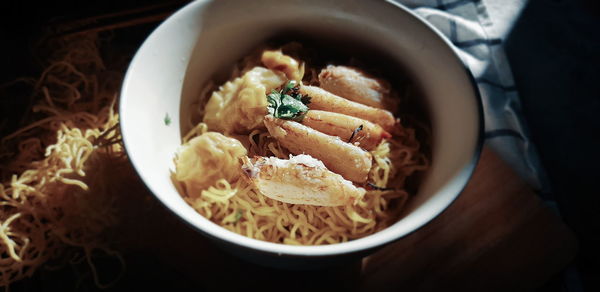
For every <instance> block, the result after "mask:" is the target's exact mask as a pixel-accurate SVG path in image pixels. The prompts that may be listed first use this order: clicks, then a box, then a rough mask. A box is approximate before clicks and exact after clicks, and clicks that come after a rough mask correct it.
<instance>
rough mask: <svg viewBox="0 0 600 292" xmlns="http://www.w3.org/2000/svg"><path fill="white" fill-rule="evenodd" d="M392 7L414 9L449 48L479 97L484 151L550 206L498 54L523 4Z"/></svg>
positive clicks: (424, 2) (410, 3)
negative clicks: (470, 76)
mask: <svg viewBox="0 0 600 292" xmlns="http://www.w3.org/2000/svg"><path fill="white" fill-rule="evenodd" d="M393 1H396V2H398V3H401V4H404V5H405V6H407V7H409V8H411V9H413V11H414V12H415V13H416V14H418V15H419V16H421V17H423V18H424V19H425V20H427V21H428V22H429V23H430V24H432V25H433V26H434V27H436V28H437V29H438V30H439V31H440V32H441V33H442V34H444V35H445V36H446V37H447V38H448V39H449V40H450V41H451V42H452V43H453V44H454V46H455V48H456V51H457V52H458V54H459V55H460V57H461V58H462V59H463V62H464V63H465V64H467V66H468V67H469V69H470V70H471V73H472V74H473V76H474V77H475V81H476V82H477V85H478V87H479V90H480V92H481V97H482V99H483V100H482V101H483V107H484V116H485V143H486V145H488V146H490V147H491V148H492V149H494V150H495V151H496V152H497V153H498V154H499V155H500V157H501V158H502V159H503V160H504V161H506V162H507V163H508V164H509V165H510V166H512V168H513V169H514V170H515V171H516V172H517V173H518V174H519V176H521V177H522V178H523V179H524V180H525V181H526V182H527V183H528V184H529V185H530V186H532V188H533V189H535V190H536V191H537V192H538V194H540V196H541V197H542V199H544V200H545V201H546V202H547V203H548V204H549V205H551V206H555V203H554V201H553V200H552V199H551V197H550V195H549V194H550V191H549V187H548V185H549V184H548V183H547V178H546V175H545V173H544V171H543V169H542V167H541V164H540V161H539V158H538V154H537V151H536V149H535V146H534V145H533V143H532V142H531V140H530V138H529V133H528V130H527V126H526V124H525V121H524V119H523V115H522V113H521V103H520V101H519V94H518V92H517V90H516V87H515V85H514V81H513V78H512V73H511V70H510V66H509V63H508V60H507V59H506V55H505V53H504V48H503V37H506V35H507V32H508V30H509V29H510V25H511V24H512V23H513V22H514V21H515V19H516V17H517V16H518V12H519V11H520V10H521V8H523V5H524V4H525V1H524V0H515V1H510V4H509V3H507V2H506V1H494V0H488V1H484V0H393ZM507 4H509V5H507ZM500 5H502V6H500ZM490 8H491V9H490ZM492 12H493V14H492ZM556 210H557V209H556Z"/></svg>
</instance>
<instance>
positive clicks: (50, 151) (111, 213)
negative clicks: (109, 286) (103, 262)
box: [0, 34, 131, 287]
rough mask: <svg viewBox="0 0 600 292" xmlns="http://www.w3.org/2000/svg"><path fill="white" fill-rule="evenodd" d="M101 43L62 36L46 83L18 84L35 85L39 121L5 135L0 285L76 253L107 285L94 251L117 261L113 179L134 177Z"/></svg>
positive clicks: (116, 78)
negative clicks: (112, 246)
mask: <svg viewBox="0 0 600 292" xmlns="http://www.w3.org/2000/svg"><path fill="white" fill-rule="evenodd" d="M98 42H99V41H98V38H97V36H96V35H90V34H88V35H84V36H78V37H76V38H71V39H61V40H55V41H54V42H53V43H50V46H51V48H50V50H49V51H51V52H52V54H51V55H50V56H49V58H48V59H46V60H47V64H44V65H45V70H44V71H43V73H42V74H41V76H40V78H39V79H38V80H30V79H20V80H17V81H16V82H23V83H26V84H29V85H30V86H31V87H32V89H33V90H32V91H33V104H34V105H33V107H32V112H33V113H34V116H33V118H31V119H30V120H29V121H27V122H26V124H25V125H24V127H22V128H21V129H20V130H18V131H16V132H14V133H13V134H10V135H8V136H6V137H3V138H2V149H0V150H1V151H0V157H1V158H2V164H1V169H0V174H1V177H2V184H0V205H1V207H0V208H1V211H0V254H1V255H0V286H7V285H9V284H10V283H12V282H14V281H17V280H20V279H23V278H24V277H28V276H31V275H32V274H33V273H34V272H35V271H36V270H37V269H38V268H39V267H41V266H42V265H43V264H44V263H46V262H47V261H48V260H51V259H57V258H58V257H60V256H61V255H64V253H65V252H66V251H68V250H70V249H72V248H78V249H79V250H80V251H83V253H81V254H80V255H79V256H76V257H75V258H73V259H72V261H82V260H85V261H87V262H88V264H89V265H90V267H91V269H92V271H93V275H94V280H95V281H96V283H97V284H98V285H99V286H100V287H102V286H104V284H102V283H100V279H98V277H97V274H96V273H95V270H94V265H93V262H92V253H97V252H102V253H104V254H107V255H110V256H114V257H116V258H117V259H120V256H119V254H118V253H116V252H114V251H113V250H111V249H110V248H109V245H108V242H109V240H110V234H109V229H110V228H109V227H111V226H114V225H115V224H116V222H117V219H118V218H117V215H116V214H115V211H116V209H115V201H116V198H117V193H116V192H118V186H117V185H114V184H111V183H110V182H109V181H108V179H110V178H111V177H112V178H114V177H119V176H120V177H131V175H130V174H129V172H130V169H129V167H128V164H127V161H126V157H125V156H124V152H123V148H122V146H121V144H120V143H119V142H120V134H119V133H118V129H117V128H118V127H117V125H118V115H117V114H116V113H115V112H114V108H115V98H116V92H117V90H118V86H119V84H120V81H121V78H122V74H121V71H120V70H113V69H109V68H107V67H106V66H105V64H104V62H103V60H102V59H101V57H100V56H101V55H100V52H99V51H98ZM7 86H8V85H7ZM27 123H28V124H27ZM121 262H122V261H121Z"/></svg>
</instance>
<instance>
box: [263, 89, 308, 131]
mask: <svg viewBox="0 0 600 292" xmlns="http://www.w3.org/2000/svg"><path fill="white" fill-rule="evenodd" d="M309 100H310V97H308V96H303V95H302V94H301V93H300V88H299V86H298V83H297V82H296V81H295V80H290V81H289V82H288V83H286V84H285V85H284V86H282V88H281V90H280V91H275V90H272V91H271V93H269V94H267V103H268V112H269V114H271V115H273V116H274V117H276V118H279V119H285V120H294V121H298V122H299V121H302V119H303V118H304V115H305V114H306V112H308V107H307V106H306V104H307V103H305V102H304V101H306V102H308V101H309Z"/></svg>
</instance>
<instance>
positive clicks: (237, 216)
mask: <svg viewBox="0 0 600 292" xmlns="http://www.w3.org/2000/svg"><path fill="white" fill-rule="evenodd" d="M242 215H244V211H243V210H242V209H237V211H236V212H235V218H234V221H233V223H236V222H238V221H240V219H242Z"/></svg>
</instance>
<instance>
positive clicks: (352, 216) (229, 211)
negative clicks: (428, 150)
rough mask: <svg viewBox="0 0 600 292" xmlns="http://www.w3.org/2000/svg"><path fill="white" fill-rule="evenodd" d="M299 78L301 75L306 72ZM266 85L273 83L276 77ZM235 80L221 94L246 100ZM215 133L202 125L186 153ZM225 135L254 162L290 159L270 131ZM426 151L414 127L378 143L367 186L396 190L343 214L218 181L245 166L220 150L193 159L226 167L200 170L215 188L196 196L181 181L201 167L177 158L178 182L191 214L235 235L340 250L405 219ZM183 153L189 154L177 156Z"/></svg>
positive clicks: (244, 65) (372, 193) (230, 180)
mask: <svg viewBox="0 0 600 292" xmlns="http://www.w3.org/2000/svg"><path fill="white" fill-rule="evenodd" d="M258 63H259V62H258V61H256V59H253V58H245V59H244V60H243V61H242V62H241V63H240V64H238V66H237V67H236V69H235V70H234V73H233V77H232V79H234V78H236V77H239V76H240V75H241V74H242V73H244V72H251V73H253V71H257V69H252V70H250V69H251V68H253V67H254V66H256V65H257V64H258ZM301 70H302V74H303V72H304V65H303V64H302V67H301ZM307 72H313V73H312V74H311V76H312V78H313V79H314V77H315V76H316V73H315V72H316V71H315V69H314V68H308V70H307ZM261 74H263V73H261ZM309 74H310V73H309ZM262 76H265V74H263V75H262ZM265 78H270V79H273V78H272V77H265ZM309 78H310V77H309ZM237 80H240V79H239V78H238V79H236V81H234V82H233V83H232V82H228V83H226V84H225V85H223V86H222V87H220V90H221V93H223V92H225V93H227V92H236V90H237V92H241V93H239V94H242V93H243V92H244V90H247V89H243V90H240V89H236V88H235V87H234V86H235V84H236V83H235V82H238V81H237ZM243 82H247V80H245V79H244V81H242V83H243ZM308 82H309V83H310V82H314V81H308ZM262 92H263V93H262V96H264V90H262ZM212 94H213V95H214V94H215V93H212ZM210 97H211V90H206V91H205V92H204V93H202V96H201V98H200V99H201V101H200V102H199V104H200V105H203V104H205V103H206V99H208V98H210ZM211 110H212V109H211ZM200 112H202V110H200ZM225 118H229V119H231V116H229V117H223V119H225ZM223 123H225V122H223ZM190 124H191V123H190ZM209 130H210V131H214V129H209V126H207V124H205V123H198V124H197V125H196V126H195V127H194V128H192V130H190V131H189V132H188V133H187V135H185V136H184V138H183V145H184V146H185V145H187V144H188V142H190V140H192V139H193V138H194V137H199V136H201V135H202V134H204V133H208V132H209ZM225 135H226V136H230V137H232V138H235V139H237V140H239V141H240V142H241V144H243V145H244V146H245V147H246V149H247V155H248V156H249V157H253V156H267V157H268V156H276V157H278V158H281V159H287V158H289V154H290V152H288V151H287V150H286V149H285V148H283V147H282V146H281V145H280V144H279V143H278V141H277V140H276V139H275V138H273V137H271V136H270V134H269V132H267V130H265V129H255V130H253V131H252V132H251V133H250V134H248V135H235V134H230V133H225ZM420 147H421V146H420V143H419V141H417V138H416V135H415V130H414V129H413V128H408V127H403V129H402V131H399V133H398V134H396V135H395V136H394V137H393V139H391V140H388V141H384V142H382V143H380V144H379V146H377V147H376V148H375V149H373V150H371V151H370V152H371V155H372V157H373V167H372V168H371V171H370V173H369V181H370V182H371V183H372V184H374V185H376V186H383V187H385V186H391V187H393V189H385V190H377V189H373V190H368V191H367V193H366V194H365V195H364V196H363V197H362V198H361V199H360V200H358V201H357V202H356V203H354V204H351V203H350V204H347V205H345V206H338V207H325V206H313V205H304V204H289V203H284V202H280V201H277V200H273V199H271V198H269V197H266V196H264V195H262V194H261V193H260V192H259V191H257V190H256V188H254V187H253V186H252V185H251V184H249V183H248V182H247V181H246V180H244V179H241V178H240V172H236V173H235V174H233V175H232V174H228V175H222V174H219V172H218V170H219V169H227V167H223V166H228V165H230V166H232V167H233V168H234V169H235V168H236V167H237V168H238V169H239V164H238V159H239V158H238V155H233V153H229V152H228V149H222V148H219V147H215V146H214V145H211V146H209V147H204V149H205V152H202V153H199V154H194V155H198V156H202V157H204V158H206V157H214V158H213V159H212V160H214V161H219V162H220V165H221V166H217V165H214V167H205V168H204V169H202V171H204V172H202V175H203V176H204V177H205V178H206V177H214V178H215V179H213V183H210V184H211V186H210V187H208V188H204V189H202V190H198V188H197V187H196V188H194V187H192V186H190V185H189V183H188V182H184V180H182V179H179V180H178V179H177V177H178V176H180V175H181V174H182V173H185V174H186V175H187V174H188V173H192V172H194V170H192V169H190V168H194V167H199V164H201V163H202V162H199V161H194V162H193V163H192V162H189V161H187V158H188V156H189V155H188V156H186V157H185V159H181V157H179V158H180V159H178V160H179V161H184V162H179V163H178V162H177V161H178V160H177V159H176V164H178V165H177V170H176V173H175V179H174V182H175V183H176V184H177V185H178V189H179V192H180V193H181V194H182V195H183V197H184V199H185V200H186V201H187V202H188V204H189V205H190V206H192V207H193V208H194V209H195V210H196V211H197V212H199V213H200V214H202V215H203V216H205V217H206V218H208V219H209V220H211V221H212V222H214V223H216V224H218V225H220V226H222V227H224V228H226V229H228V230H230V231H233V232H236V233H238V234H242V235H245V236H247V237H250V238H255V239H259V240H265V241H270V242H275V243H283V244H292V245H320V244H334V243H340V242H346V241H349V240H353V239H357V238H361V237H364V236H366V235H369V234H373V233H375V232H377V231H379V230H382V229H384V228H386V227H387V226H389V225H391V224H392V223H394V222H395V221H397V220H398V219H399V216H400V212H401V210H402V208H403V207H404V205H405V203H406V201H407V200H408V198H409V193H408V192H407V190H406V189H405V181H406V179H407V178H408V177H410V176H411V175H413V174H414V173H415V172H417V171H423V170H425V169H427V168H428V166H429V161H428V159H427V157H426V155H425V154H424V153H422V149H421V148H420ZM206 149H208V150H206ZM182 153H183V151H181V152H180V153H179V155H181V154H182ZM187 154H188V153H186V155H187ZM331 155H335V154H333V153H332V154H331ZM217 158H218V159H217ZM185 161H187V162H185ZM205 161H206V160H205ZM219 175H220V177H219Z"/></svg>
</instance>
